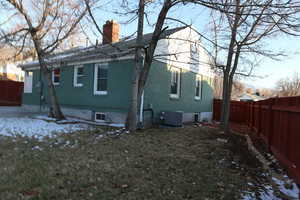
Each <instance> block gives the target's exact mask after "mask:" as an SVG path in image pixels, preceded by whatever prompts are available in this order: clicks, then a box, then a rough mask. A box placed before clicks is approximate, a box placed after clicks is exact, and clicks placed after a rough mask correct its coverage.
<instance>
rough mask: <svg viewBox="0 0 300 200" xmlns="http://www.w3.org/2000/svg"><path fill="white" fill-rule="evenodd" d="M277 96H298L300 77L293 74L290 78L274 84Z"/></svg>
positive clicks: (299, 93) (299, 92)
mask: <svg viewBox="0 0 300 200" xmlns="http://www.w3.org/2000/svg"><path fill="white" fill-rule="evenodd" d="M276 90H277V95H278V96H280V97H289V96H299V95H300V75H299V74H298V73H295V74H294V75H293V76H292V77H287V78H283V79H280V80H279V81H278V82H277V83H276Z"/></svg>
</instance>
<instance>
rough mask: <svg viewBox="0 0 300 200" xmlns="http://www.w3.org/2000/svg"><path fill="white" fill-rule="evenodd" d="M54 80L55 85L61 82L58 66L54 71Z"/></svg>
mask: <svg viewBox="0 0 300 200" xmlns="http://www.w3.org/2000/svg"><path fill="white" fill-rule="evenodd" d="M52 82H53V84H54V85H59V82H60V69H59V68H56V69H54V70H53V71H52Z"/></svg>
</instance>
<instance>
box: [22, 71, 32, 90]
mask: <svg viewBox="0 0 300 200" xmlns="http://www.w3.org/2000/svg"><path fill="white" fill-rule="evenodd" d="M24 78H25V80H24V93H25V94H26V93H29V94H30V93H32V85H33V82H32V81H33V72H31V71H26V72H25V77H24Z"/></svg>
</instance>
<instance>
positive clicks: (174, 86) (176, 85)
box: [170, 68, 180, 98]
mask: <svg viewBox="0 0 300 200" xmlns="http://www.w3.org/2000/svg"><path fill="white" fill-rule="evenodd" d="M170 89H171V90H170V97H171V98H179V94H180V69H177V68H175V69H171V88H170Z"/></svg>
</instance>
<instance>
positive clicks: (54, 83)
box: [52, 68, 61, 85]
mask: <svg viewBox="0 0 300 200" xmlns="http://www.w3.org/2000/svg"><path fill="white" fill-rule="evenodd" d="M54 70H55V68H53V70H52V83H53V85H59V84H60V80H61V71H60V72H59V82H58V83H56V82H54Z"/></svg>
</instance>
